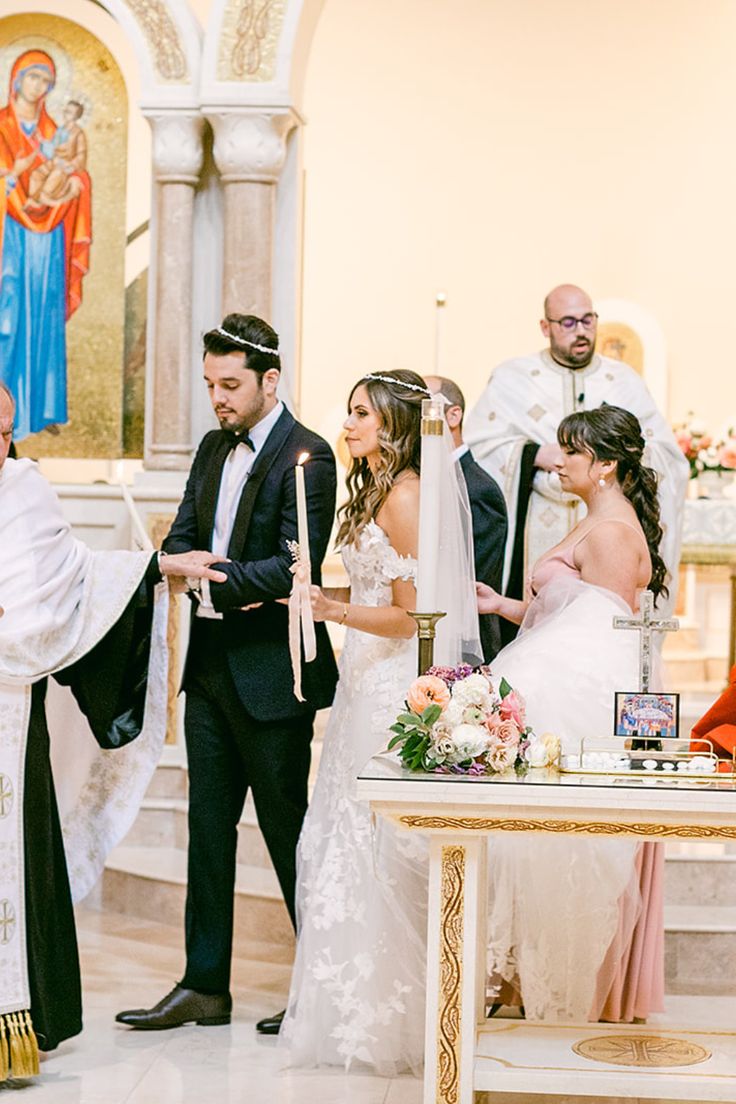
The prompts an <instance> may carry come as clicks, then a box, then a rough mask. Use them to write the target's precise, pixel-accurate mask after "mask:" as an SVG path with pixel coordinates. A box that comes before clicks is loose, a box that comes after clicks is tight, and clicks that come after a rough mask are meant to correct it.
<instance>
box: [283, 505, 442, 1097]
mask: <svg viewBox="0 0 736 1104" xmlns="http://www.w3.org/2000/svg"><path fill="white" fill-rule="evenodd" d="M343 561H344V563H345V567H346V569H347V572H348V575H349V577H350V585H351V596H350V600H351V603H355V604H357V605H363V606H388V605H391V602H392V595H391V583H392V581H393V580H394V579H399V578H400V579H414V578H415V574H416V561H415V560H413V559H408V558H406V557H402V556H400V555H399V554H398V553H397V552H396V550H395V549H394V548H392V547H391V545H390V544H389V541H388V537H387V536H386V534H385V533H384V531H383V530H382V529H380V528H379V526H378V525H376V524H375V522H372V521H371V522H369V523H368V524H367V525H366V527H365V528H364V529H363V530H362V531H361V533H360V534H359V537H358V541H357V544H355V545H350V546H348V547H347V548H345V549H344V550H343ZM415 675H416V639H415V638H412V639H410V640H391V639H387V638H384V637H378V636H373V635H370V634H367V633H363V632H359V631H357V630H356V629H348V630H347V632H346V637H345V645H344V648H343V651H342V655H341V658H340V681H339V683H338V688H337V694H336V696H335V702H334V705H333V707H332V712H331V714H330V719H329V723H328V726H327V732H326V734H325V740H324V747H323V750H322V759H321V762H320V767H319V773H318V776H317V783H316V786H315V790H314V794H313V797H312V801H311V804H310V807H309V811H308V813H307V817H306V819H305V821H304V827H303V829H302V834H301V838H300V840H299V848H298V873H297V919H298V942H297V953H296V961H295V963H294V972H293V975H292V983H291V992H290V994H289V1004H288V1008H287V1012H286V1016H285V1018H284V1023H283V1026H282V1029H281V1035H280V1041H281V1044H282V1045H284V1046H285V1047H286V1048H287V1049H288V1052H289V1058H288V1060H289V1064H290V1065H294V1066H314V1065H323V1064H327V1065H344V1066H345V1067H346V1068H347V1067H350V1066H351V1065H354V1064H356V1063H357V1064H366V1065H368V1066H370V1067H372V1068H373V1069H375V1070H376V1071H377V1072H379V1073H380V1074H382V1075H384V1076H392V1075H393V1074H395V1073H398V1072H401V1071H405V1070H414V1071H418V1070H419V1069H420V1068H421V1065H422V1058H423V1051H424V974H425V953H426V952H425V948H426V897H427V888H426V862H425V860H424V852H423V851H422V850H421V848H422V844H421V841H418V840H415V839H413V838H412V837H411V836H410V835H408V834H402V833H400V832H397V831H395V830H394V829H392V828H391V827H390V826H389V825H388V824H387V823H386V822H385V821H383V820H381V819H377V820H376V821H375V823H374V820H373V818H372V816H371V813H370V811H369V809H368V808H367V806H365V805H364V804H360V803H359V802H357V801H356V799H355V780H356V777H357V774H358V772H359V771H360V770H361V768H362V767H363V766H364V765H365V764H366V763H367V761H368V760H369V759H370V757H371V756H372V755H374V754H375V753H376V752H378V751H380V750H382V749H383V748H385V747H386V744H387V742H388V739H389V737H390V735H391V734H390V732H389V726H390V725H391V724H392V723H393V722H394V720H395V719H396V715H397V713H398V712H399V711H400V710H401V708H402V706H403V703H404V698H405V696H406V692H407V690H408V687H409V685H410V683H411V681H412V679H413V678H414V677H415Z"/></svg>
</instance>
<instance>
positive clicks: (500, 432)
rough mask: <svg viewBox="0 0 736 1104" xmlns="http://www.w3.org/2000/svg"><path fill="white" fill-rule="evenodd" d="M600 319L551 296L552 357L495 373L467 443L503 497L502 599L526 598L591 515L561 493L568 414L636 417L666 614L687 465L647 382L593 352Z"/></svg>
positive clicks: (546, 327) (574, 301) (578, 301)
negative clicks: (651, 489)
mask: <svg viewBox="0 0 736 1104" xmlns="http://www.w3.org/2000/svg"><path fill="white" fill-rule="evenodd" d="M597 319H598V316H597V315H596V313H595V311H594V309H593V304H592V301H591V299H590V296H589V295H587V294H586V292H584V291H583V290H582V289H581V288H578V287H574V286H572V285H567V284H565V285H562V286H560V287H557V288H555V289H554V290H553V291H551V292H550V293H549V295H548V296H547V298H546V299H545V302H544V318H543V319H542V321H541V323H540V325H541V329H542V333H543V334H544V336H545V337H546V338H548V340H549V348H548V349H544V350H542V351H541V352H538V353H531V354H529V355H528V356H522V357H515V358H513V359H512V360H507V361H504V363H502V364H499V366H498V367H497V368H496V369H495V370H494V372H493V374H492V375H491V378H490V380H489V382H488V386H487V387H486V389H485V391H484V392H483V394H482V396H481V398H480V399H479V401H478V403H477V405H476V406H475V408H474V409H473V410H472V411H471V413H470V414H469V416H468V418H467V420H466V427H465V439H466V441H467V443H468V445H469V446H470V449H471V451H472V453H473V456H474V457H475V459H476V460H477V461H478V463H479V464H480V465H481V466H482V467H484V468H485V469H486V471H487V472H488V473H489V474H490V475H491V476H493V478H494V479H495V480H496V482H497V483H498V484H499V485H500V487H501V488H502V490H503V492H504V495H505V498H506V503H507V506H508V515H509V537H508V541H507V545H506V558H505V563H504V593H506V594H508V595H509V596H511V597H516V598H521V597H523V594H524V590H525V587H526V580H527V579H528V577H529V573H530V571H531V568H532V566H533V565H534V563H535V562H536V560H537V559H538V558H539V557H540V556H541V555H542V554H543V553H544V552H546V551H547V550H548V549H549V548H551V547H552V546H553V545H555V544H557V543H558V542H559V541H561V540H562V539H563V537H564V536H565V535H566V534H567V533H569V532H570V530H571V529H572V528H573V527H574V526H575V525H576V524H577V522H578V521H579V520H580V518H581V517H582V516H583V514H584V513H585V506H584V505H583V503H582V502H581V501H580V499H578V498H575V497H574V496H572V495H569V494H566V493H565V492H564V491H563V490H562V488H561V486H560V481H559V478H558V475H557V470H556V463H557V458H558V456H559V449H558V446H557V426H558V425H559V424H560V422H561V421H562V419H563V418H564V417H565V416H566V415H567V414H571V413H573V412H574V411H576V410H592V409H593V408H595V407H597V406H600V405H601V404H602V403H610V404H612V405H615V406H621V407H623V408H624V409H626V410H630V411H631V413H632V414H635V415H636V417H637V418H638V419H639V421H640V422H641V425H642V431H643V433H644V437H645V439H646V441H647V449H646V453H645V462H646V464H647V465H648V466H649V467H652V468H654V470H655V471H656V472H657V475H658V476H659V496H660V504H661V519H662V528H663V530H664V539H663V542H662V556H663V558H664V561H665V564H666V565H667V569H668V572H669V576H670V578H669V581H668V586H669V598H668V599H667V600H666V601H665V600H664V599H663V600H662V601H661V602H660V606H659V608H660V611H661V612H662V613H666V612H667V611H669V610H670V609H671V608H672V606H673V605H674V599H675V594H676V587H677V570H678V566H679V561H680V540H681V528H682V509H683V503H684V500H685V492H686V488H687V482H688V478H689V471H688V465H687V461H686V460H685V458H684V456H683V454H682V452H681V451H680V449H679V447H678V445H677V442H676V441H675V437H674V434H673V432H672V430H671V429H670V427H669V425H668V424H667V422H666V421H665V419H664V418H663V416H662V414H661V413H660V412H659V410H658V409H657V406H656V404H655V402H654V399H653V398H652V396H651V394H650V393H649V390H648V389H647V386H646V384H645V383H644V381H643V380H642V378H641V376H639V375H638V374H637V372H635V371H634V369H633V368H631V367H630V366H629V365H628V364H624V363H622V362H621V361H618V360H612V359H611V358H609V357H604V356H600V355H599V354H597V353H596V352H595V339H596V326H597Z"/></svg>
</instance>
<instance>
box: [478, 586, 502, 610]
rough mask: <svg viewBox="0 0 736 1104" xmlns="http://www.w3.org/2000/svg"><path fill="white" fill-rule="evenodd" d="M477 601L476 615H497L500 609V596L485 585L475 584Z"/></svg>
mask: <svg viewBox="0 0 736 1104" xmlns="http://www.w3.org/2000/svg"><path fill="white" fill-rule="evenodd" d="M475 594H476V597H477V599H478V613H498V611H499V609H500V608H501V595H500V594H499V593H498V591H496V590H494V589H493V587H489V586H487V585H486V583H476V584H475Z"/></svg>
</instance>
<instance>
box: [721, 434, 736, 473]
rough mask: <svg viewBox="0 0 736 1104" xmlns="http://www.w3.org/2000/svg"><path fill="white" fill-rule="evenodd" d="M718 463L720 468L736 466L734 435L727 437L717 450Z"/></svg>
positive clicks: (735, 441)
mask: <svg viewBox="0 0 736 1104" xmlns="http://www.w3.org/2000/svg"><path fill="white" fill-rule="evenodd" d="M718 463H719V464H720V465H721V467H722V468H736V437H728V438H727V439H726V440H725V441H724V442H723V444H722V445H721V447H720V449H719V450H718Z"/></svg>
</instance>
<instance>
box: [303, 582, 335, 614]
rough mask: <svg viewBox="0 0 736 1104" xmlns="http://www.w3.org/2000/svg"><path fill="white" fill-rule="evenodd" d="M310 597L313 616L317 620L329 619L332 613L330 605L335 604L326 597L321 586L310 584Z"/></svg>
mask: <svg viewBox="0 0 736 1104" xmlns="http://www.w3.org/2000/svg"><path fill="white" fill-rule="evenodd" d="M309 597H310V598H311V601H312V616H313V617H314V620H315V621H327V620H328V619H329V615H330V607H331V606H332V605H333V604H334V603H332V602H331V601H330V599H329V598H327V597H326V595H325V594H324V591H323V590H322V588H321V587H318V586H314V585H312V586H310V588H309Z"/></svg>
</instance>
